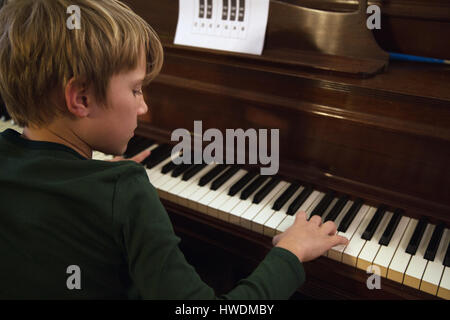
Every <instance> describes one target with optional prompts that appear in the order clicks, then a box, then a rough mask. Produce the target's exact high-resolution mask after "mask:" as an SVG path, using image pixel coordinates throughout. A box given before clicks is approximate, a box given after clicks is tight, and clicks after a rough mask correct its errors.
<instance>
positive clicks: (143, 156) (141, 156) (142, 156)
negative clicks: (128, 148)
mask: <svg viewBox="0 0 450 320" xmlns="http://www.w3.org/2000/svg"><path fill="white" fill-rule="evenodd" d="M150 153H151V151H150V150H149V149H146V150H144V151H142V152H140V153H138V154H137V155H135V156H134V157H132V158H130V159H128V160H132V161H135V162H137V163H141V162H142V161H144V160H145V159H146V158H147V157H148V156H149V155H150Z"/></svg>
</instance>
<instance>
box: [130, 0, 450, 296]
mask: <svg viewBox="0 0 450 320" xmlns="http://www.w3.org/2000/svg"><path fill="white" fill-rule="evenodd" d="M125 2H126V3H127V4H129V5H130V6H131V7H132V8H133V9H134V10H135V11H136V12H137V13H138V14H139V15H141V16H142V17H143V18H144V19H146V20H147V21H148V22H149V23H150V24H151V25H152V26H153V27H154V28H155V30H156V31H157V33H158V34H159V35H160V37H161V40H162V43H163V46H164V51H165V63H164V67H163V69H162V72H161V74H160V75H159V76H158V77H157V78H156V79H155V81H154V82H152V83H151V84H150V85H149V86H148V87H146V88H144V95H145V98H146V101H147V103H148V105H149V112H148V114H146V115H144V116H142V117H140V118H139V126H138V129H137V130H136V134H137V135H141V136H144V137H147V138H150V139H155V140H156V141H158V142H166V143H172V144H175V142H171V141H170V138H171V133H172V132H173V131H174V130H175V129H178V128H185V129H188V130H190V131H193V124H194V121H196V120H201V121H202V127H203V131H205V130H207V129H208V128H217V129H219V130H221V131H222V132H224V130H225V129H228V128H230V129H237V128H242V129H244V130H246V129H248V128H253V129H256V130H257V129H262V128H265V129H279V132H280V143H279V148H280V154H279V159H280V167H279V168H280V170H279V174H280V176H281V177H283V178H284V179H287V180H288V181H292V180H294V179H299V180H301V181H303V182H306V183H311V184H313V185H314V186H315V187H316V188H318V189H320V190H321V191H326V190H329V189H332V190H335V191H337V192H338V193H340V194H347V195H349V196H350V197H351V198H353V199H354V198H356V197H361V198H363V199H364V201H365V203H367V204H369V205H374V206H378V205H380V204H385V205H387V206H389V207H391V208H394V209H396V208H399V209H402V210H403V211H404V214H405V215H406V216H408V217H412V218H416V219H417V218H420V217H427V218H428V220H429V222H430V223H434V224H436V223H438V222H444V223H445V225H446V227H450V168H449V164H450V67H449V66H444V65H433V64H423V63H410V62H399V61H391V62H390V63H389V66H388V68H387V70H384V72H383V73H381V74H377V75H375V76H372V77H366V78H363V77H360V76H355V75H354V74H353V75H352V74H345V73H344V74H342V73H336V72H328V71H326V70H315V69H308V68H303V67H302V66H300V65H295V64H292V63H291V62H292V61H290V57H289V52H285V51H284V50H283V48H285V46H284V44H283V43H287V42H289V41H294V40H296V34H298V32H297V31H296V30H287V31H286V33H284V34H281V36H282V39H275V38H274V37H273V35H274V34H275V33H272V32H270V30H272V29H270V28H271V26H280V25H281V24H282V22H283V19H284V17H283V16H277V15H276V14H274V13H276V12H277V11H276V10H272V11H271V12H272V14H271V15H269V23H268V28H269V29H268V30H269V32H267V33H266V34H267V37H266V48H270V51H271V52H270V53H267V52H266V51H263V54H262V56H253V55H245V54H236V53H228V52H223V51H214V50H207V49H200V48H192V47H187V46H177V45H174V44H173V39H174V36H175V29H176V24H177V18H178V1H166V0H155V1H147V0H125ZM282 2H283V3H284V4H285V5H287V4H288V3H290V4H289V6H292V4H299V5H303V4H306V5H317V6H321V8H322V9H336V10H340V11H345V10H349V7H348V6H347V4H349V5H350V7H351V6H354V5H355V4H357V3H358V1H356V0H349V1H347V2H346V1H340V0H314V1H310V0H283V1H275V0H273V1H271V5H272V4H275V3H276V5H277V6H283V4H282ZM369 4H379V5H380V6H382V14H383V17H382V19H383V20H382V29H381V30H378V31H374V35H375V37H376V39H377V41H378V44H379V46H380V47H381V48H383V49H385V50H389V51H397V52H403V53H410V54H423V55H428V56H432V57H437V58H450V56H449V53H450V42H449V41H446V40H447V39H449V35H450V10H449V8H450V7H449V6H450V4H449V2H448V1H447V0H416V1H414V2H411V1H406V0H391V1H378V0H375V1H369ZM350 9H351V10H354V8H350ZM277 36H280V34H279V33H278V35H277ZM351 40H352V39H345V38H343V39H342V41H348V43H349V45H351ZM283 41H285V42H283ZM288 47H289V46H288ZM273 52H277V54H276V55H273V54H272V53H273ZM335 62H336V63H343V62H342V61H338V60H336V61H335ZM345 63H347V64H348V66H349V68H350V69H351V67H352V65H353V64H358V63H359V61H358V59H355V60H351V59H350V60H346V61H345ZM269 152H270V150H269ZM163 203H164V205H165V206H166V208H167V211H168V212H169V214H170V216H171V219H172V221H173V224H174V228H175V230H176V231H177V233H178V234H179V235H180V236H181V238H182V239H183V241H182V245H183V246H184V247H185V249H186V252H187V257H188V259H191V262H192V263H193V264H194V265H196V266H197V267H198V268H199V270H201V271H202V272H203V271H204V275H205V277H207V278H208V279H209V280H210V281H211V283H213V284H214V286H215V287H216V288H217V289H218V291H220V292H218V293H224V292H226V291H228V290H229V289H231V288H232V286H233V285H234V284H235V281H237V280H239V279H241V278H242V276H245V275H248V274H249V273H250V272H251V271H252V270H253V269H254V267H256V265H257V264H258V263H259V261H261V259H262V258H263V257H264V256H265V254H267V252H268V250H270V248H271V239H269V238H267V237H264V236H262V235H260V234H257V233H254V232H251V231H249V230H247V229H243V228H241V227H239V226H235V225H230V224H227V223H225V222H223V221H218V220H217V219H214V218H212V217H209V216H205V215H203V214H201V213H199V212H195V211H193V210H190V209H188V208H183V207H180V206H178V205H176V204H174V203H171V202H168V201H165V200H163ZM202 252H205V253H206V254H201V253H202ZM208 255H211V256H213V257H217V259H211V260H213V261H210V260H209V259H208V260H207V259H205V258H204V257H205V256H208ZM214 260H216V261H219V262H218V263H215V262H214ZM227 261H228V262H229V263H225V262H227ZM305 269H306V272H307V281H306V283H305V284H304V286H303V287H302V288H300V289H299V296H297V297H300V298H302V297H313V298H329V299H340V298H343V299H380V298H381V299H431V298H433V297H432V296H431V295H428V294H426V293H423V292H420V291H419V290H414V289H411V288H409V287H406V286H402V285H399V284H398V283H396V282H393V281H390V280H387V279H385V278H383V279H382V280H381V287H382V289H381V290H369V289H367V286H366V280H367V277H368V275H367V274H366V273H365V272H363V271H361V270H356V269H354V268H351V267H349V266H347V265H345V264H343V263H338V262H335V261H332V260H330V259H328V258H325V257H322V258H319V259H317V260H316V261H314V262H308V263H306V264H305ZM216 270H217V272H216ZM330 270H331V272H330Z"/></svg>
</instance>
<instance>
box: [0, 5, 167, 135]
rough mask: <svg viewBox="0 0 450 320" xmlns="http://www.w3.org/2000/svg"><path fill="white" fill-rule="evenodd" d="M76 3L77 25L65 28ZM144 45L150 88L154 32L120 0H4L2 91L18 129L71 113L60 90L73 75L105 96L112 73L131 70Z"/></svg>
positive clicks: (157, 59) (157, 64) (156, 45)
mask: <svg viewBox="0 0 450 320" xmlns="http://www.w3.org/2000/svg"><path fill="white" fill-rule="evenodd" d="M71 5H76V6H78V7H79V8H80V13H81V19H80V21H81V25H80V29H73V30H71V29H69V28H68V27H67V24H66V22H67V19H68V18H69V17H70V15H69V14H67V8H68V7H69V6H71ZM142 49H144V50H145V54H146V58H147V74H146V77H145V80H144V85H147V84H148V83H149V82H150V81H151V80H153V79H154V78H155V77H156V75H157V74H158V73H159V72H160V70H161V67H162V63H163V49H162V46H161V42H160V40H159V38H158V36H157V34H156V32H155V31H154V30H153V29H152V28H151V27H150V25H149V24H148V23H147V22H146V21H144V20H143V19H142V18H141V17H139V16H138V15H137V14H135V13H134V12H133V11H132V10H131V9H130V8H129V7H128V6H126V5H125V4H123V3H122V2H120V1H118V0H8V1H6V4H5V5H4V7H3V8H2V9H1V10H0V94H1V96H2V98H3V100H4V102H5V105H6V107H7V110H8V112H9V114H10V115H11V117H12V118H13V119H14V121H15V122H17V123H18V124H19V125H20V126H30V125H33V126H37V127H42V126H45V125H48V124H49V123H51V122H52V121H53V119H54V118H55V117H57V116H67V115H70V114H69V112H68V110H67V107H66V105H65V103H64V102H63V101H65V100H64V91H65V87H66V85H67V83H68V82H69V80H70V79H72V78H74V79H75V80H77V81H80V83H84V84H86V86H87V87H90V86H92V88H93V92H94V95H95V97H96V99H97V101H98V102H99V103H104V102H105V101H106V92H107V87H108V84H109V81H110V79H111V77H112V76H113V75H115V74H118V73H120V72H123V71H130V70H134V69H135V68H136V67H137V65H138V62H139V58H140V55H141V54H142Z"/></svg>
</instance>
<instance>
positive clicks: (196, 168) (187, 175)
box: [181, 163, 207, 181]
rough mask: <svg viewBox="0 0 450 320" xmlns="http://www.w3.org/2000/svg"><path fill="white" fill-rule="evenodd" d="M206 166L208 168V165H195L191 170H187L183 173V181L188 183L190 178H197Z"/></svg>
mask: <svg viewBox="0 0 450 320" xmlns="http://www.w3.org/2000/svg"><path fill="white" fill-rule="evenodd" d="M206 166H207V164H206V163H201V164H195V165H194V166H193V167H191V168H189V169H188V170H186V171H185V172H184V173H183V177H182V178H181V180H183V181H188V180H189V179H190V178H192V177H193V176H195V175H196V174H197V173H198V172H200V171H201V170H203V168H204V167H206Z"/></svg>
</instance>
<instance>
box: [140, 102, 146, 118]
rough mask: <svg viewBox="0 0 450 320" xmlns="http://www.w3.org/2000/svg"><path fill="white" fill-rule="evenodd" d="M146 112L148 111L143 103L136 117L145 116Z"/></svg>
mask: <svg viewBox="0 0 450 320" xmlns="http://www.w3.org/2000/svg"><path fill="white" fill-rule="evenodd" d="M147 111H148V106H147V103H145V102H143V103H142V105H141V106H140V107H139V109H138V115H139V116H140V115H143V114H146V113H147Z"/></svg>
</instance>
